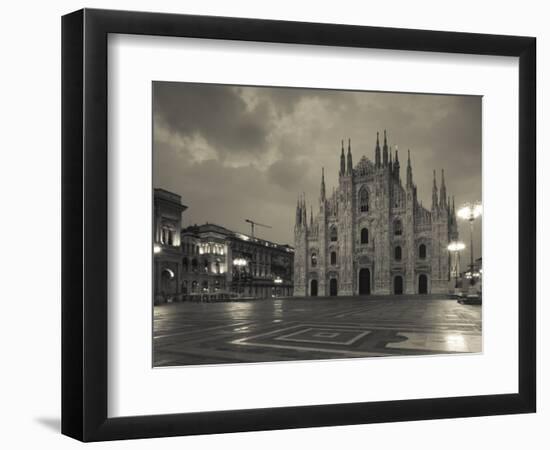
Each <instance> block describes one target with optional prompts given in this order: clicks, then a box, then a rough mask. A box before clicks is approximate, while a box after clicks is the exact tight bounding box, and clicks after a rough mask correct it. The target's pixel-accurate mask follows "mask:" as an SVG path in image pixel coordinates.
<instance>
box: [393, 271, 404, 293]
mask: <svg viewBox="0 0 550 450" xmlns="http://www.w3.org/2000/svg"><path fill="white" fill-rule="evenodd" d="M393 293H394V294H395V295H401V294H402V293H403V277H402V276H401V275H396V276H395V278H394V279H393Z"/></svg>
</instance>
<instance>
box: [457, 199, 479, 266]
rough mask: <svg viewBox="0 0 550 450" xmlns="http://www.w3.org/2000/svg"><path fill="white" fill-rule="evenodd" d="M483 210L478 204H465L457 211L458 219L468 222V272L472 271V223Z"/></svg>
mask: <svg viewBox="0 0 550 450" xmlns="http://www.w3.org/2000/svg"><path fill="white" fill-rule="evenodd" d="M482 212H483V209H482V207H481V203H480V202H475V203H467V204H465V205H464V206H463V207H462V208H460V209H459V210H458V211H457V215H458V217H460V218H461V219H463V220H467V221H468V222H470V271H471V272H473V271H474V221H475V220H476V219H477V218H478V217H479V216H481V213H482Z"/></svg>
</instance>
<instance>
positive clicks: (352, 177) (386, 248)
mask: <svg viewBox="0 0 550 450" xmlns="http://www.w3.org/2000/svg"><path fill="white" fill-rule="evenodd" d="M457 238H458V230H457V221H456V215H455V209H454V199H453V201H452V204H451V201H450V199H449V198H448V197H447V192H446V187H445V177H444V172H443V170H442V171H441V184H440V188H439V192H438V187H437V182H436V174H435V170H434V180H433V188H432V205H431V209H430V210H428V209H427V208H425V207H424V206H423V205H422V203H421V202H419V201H418V200H417V191H416V184H415V183H414V181H413V173H412V167H411V160H410V151H409V154H408V158H407V169H406V180H405V185H403V183H402V181H401V175H400V164H399V155H398V152H397V150H395V157H394V158H392V151H391V150H389V149H388V143H387V136H386V131H385V130H384V143H383V147H382V149H381V148H380V142H379V136H378V133H377V137H376V147H375V161H374V162H372V161H371V160H369V159H368V158H366V157H365V156H363V157H362V158H361V159H360V161H359V163H358V164H357V165H356V166H355V167H354V166H353V162H352V152H351V142H350V141H348V151H347V156H346V155H345V153H344V142H343V141H342V152H341V156H340V172H339V182H338V187H337V188H336V189H334V190H333V192H332V195H330V196H327V193H326V189H325V177H324V169H323V172H322V175H321V192H320V197H319V206H318V212H317V213H316V214H315V215H314V213H313V207H311V213H310V217H309V221H308V217H307V210H306V201H305V198H304V197H303V196H302V197H301V198H299V199H298V203H297V206H296V223H295V228H294V239H295V255H294V295H295V296H299V297H304V296H337V295H338V296H351V295H369V294H373V295H390V294H430V293H431V294H446V293H447V292H448V290H449V279H450V267H449V266H450V256H449V251H448V250H447V246H448V244H449V242H450V241H451V240H456V239H457Z"/></svg>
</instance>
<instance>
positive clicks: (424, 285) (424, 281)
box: [418, 274, 428, 294]
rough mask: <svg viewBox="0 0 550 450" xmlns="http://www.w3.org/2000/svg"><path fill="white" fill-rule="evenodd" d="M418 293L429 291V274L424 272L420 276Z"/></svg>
mask: <svg viewBox="0 0 550 450" xmlns="http://www.w3.org/2000/svg"><path fill="white" fill-rule="evenodd" d="M418 293H419V294H427V293H428V276H427V275H424V274H422V275H420V276H419V277H418Z"/></svg>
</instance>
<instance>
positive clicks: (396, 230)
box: [393, 219, 403, 236]
mask: <svg viewBox="0 0 550 450" xmlns="http://www.w3.org/2000/svg"><path fill="white" fill-rule="evenodd" d="M393 234H394V235H395V236H401V235H402V234H403V225H402V224H401V221H400V220H399V219H395V221H394V222H393Z"/></svg>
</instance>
